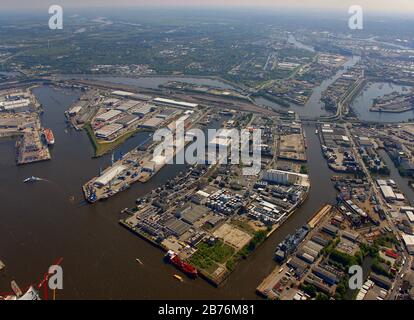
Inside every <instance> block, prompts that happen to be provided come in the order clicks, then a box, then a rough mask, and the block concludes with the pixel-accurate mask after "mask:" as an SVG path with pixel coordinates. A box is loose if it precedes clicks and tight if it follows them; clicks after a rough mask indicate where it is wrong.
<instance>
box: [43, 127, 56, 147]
mask: <svg viewBox="0 0 414 320" xmlns="http://www.w3.org/2000/svg"><path fill="white" fill-rule="evenodd" d="M43 136H44V137H45V140H46V143H47V144H48V145H49V146H50V145H54V144H55V136H54V135H53V132H52V130H50V129H44V130H43Z"/></svg>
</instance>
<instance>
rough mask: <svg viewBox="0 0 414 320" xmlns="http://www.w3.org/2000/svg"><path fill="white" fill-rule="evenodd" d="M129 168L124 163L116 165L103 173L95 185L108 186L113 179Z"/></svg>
mask: <svg viewBox="0 0 414 320" xmlns="http://www.w3.org/2000/svg"><path fill="white" fill-rule="evenodd" d="M126 169H127V168H126V167H125V166H123V165H118V166H114V167H112V168H111V169H109V170H108V171H106V172H105V173H104V174H102V175H101V176H100V177H99V178H98V179H96V180H95V185H96V186H98V187H103V186H106V185H107V184H108V183H110V182H111V181H112V180H114V179H115V178H116V177H117V176H118V175H120V174H121V173H122V172H123V171H125V170H126Z"/></svg>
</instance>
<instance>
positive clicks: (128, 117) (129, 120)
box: [115, 114, 139, 127]
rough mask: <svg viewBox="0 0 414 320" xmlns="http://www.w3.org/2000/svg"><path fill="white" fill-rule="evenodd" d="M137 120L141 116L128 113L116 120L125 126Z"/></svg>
mask: <svg viewBox="0 0 414 320" xmlns="http://www.w3.org/2000/svg"><path fill="white" fill-rule="evenodd" d="M137 120H139V117H137V116H134V115H132V114H129V115H126V116H125V117H122V118H120V119H118V120H116V121H115V123H117V124H121V125H123V126H124V127H128V126H129V125H131V124H133V123H134V122H136V121H137Z"/></svg>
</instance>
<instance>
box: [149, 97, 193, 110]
mask: <svg viewBox="0 0 414 320" xmlns="http://www.w3.org/2000/svg"><path fill="white" fill-rule="evenodd" d="M153 102H154V103H156V104H158V105H167V106H174V107H183V108H196V107H198V104H197V103H190V102H183V101H177V100H172V99H164V98H155V99H154V100H153Z"/></svg>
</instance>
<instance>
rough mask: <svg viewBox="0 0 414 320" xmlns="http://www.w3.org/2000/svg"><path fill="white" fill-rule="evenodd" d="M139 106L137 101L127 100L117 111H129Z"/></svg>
mask: <svg viewBox="0 0 414 320" xmlns="http://www.w3.org/2000/svg"><path fill="white" fill-rule="evenodd" d="M137 104H138V102H137V101H134V100H127V101H125V102H123V103H121V104H120V105H119V106H117V107H116V108H115V109H116V110H119V111H128V110H129V109H131V108H133V107H135V106H136V105H137Z"/></svg>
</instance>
